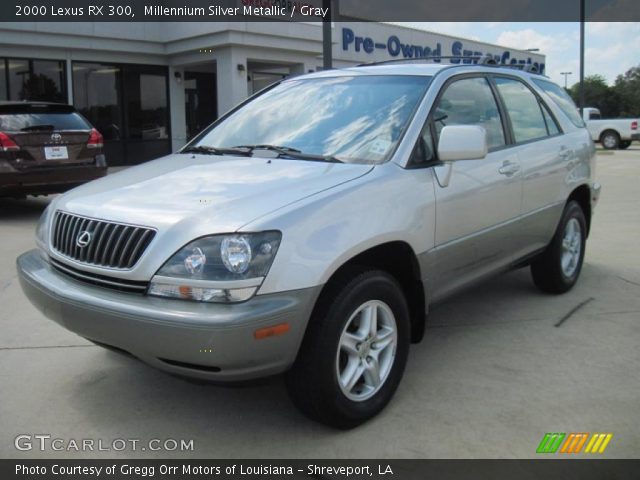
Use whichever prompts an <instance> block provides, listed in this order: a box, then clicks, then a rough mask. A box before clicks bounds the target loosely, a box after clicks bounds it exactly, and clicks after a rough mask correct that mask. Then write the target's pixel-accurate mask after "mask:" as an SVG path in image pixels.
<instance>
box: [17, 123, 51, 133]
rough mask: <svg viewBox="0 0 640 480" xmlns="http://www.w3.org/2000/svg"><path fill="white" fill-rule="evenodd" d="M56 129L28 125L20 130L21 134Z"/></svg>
mask: <svg viewBox="0 0 640 480" xmlns="http://www.w3.org/2000/svg"><path fill="white" fill-rule="evenodd" d="M55 128H56V127H54V126H53V125H49V124H42V125H29V126H28V127H24V128H21V129H20V131H21V132H37V131H39V130H54V129H55Z"/></svg>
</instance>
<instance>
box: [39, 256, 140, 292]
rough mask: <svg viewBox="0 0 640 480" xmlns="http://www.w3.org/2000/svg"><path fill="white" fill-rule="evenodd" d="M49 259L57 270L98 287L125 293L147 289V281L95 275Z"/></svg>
mask: <svg viewBox="0 0 640 480" xmlns="http://www.w3.org/2000/svg"><path fill="white" fill-rule="evenodd" d="M50 260H51V266H52V267H53V268H55V269H56V270H57V271H58V272H60V273H62V274H64V275H68V276H69V277H71V278H73V279H75V280H78V281H80V282H85V283H90V284H91V285H97V286H98V287H104V288H110V289H111V290H118V291H120V292H127V293H145V292H146V291H147V286H148V283H147V282H140V281H135V280H124V279H122V278H115V277H108V276H106V275H97V274H95V273H90V272H85V271H82V270H78V269H77V268H73V267H70V266H69V265H65V264H64V263H61V262H59V261H57V260H55V259H53V258H51V259H50Z"/></svg>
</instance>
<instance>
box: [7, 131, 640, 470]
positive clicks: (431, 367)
mask: <svg viewBox="0 0 640 480" xmlns="http://www.w3.org/2000/svg"><path fill="white" fill-rule="evenodd" d="M598 179H599V181H600V182H601V183H602V185H603V189H602V196H601V200H600V204H599V206H598V208H597V211H596V213H595V217H594V223H593V227H592V232H591V237H590V239H589V241H588V244H587V254H586V258H585V266H584V269H583V272H582V277H581V279H580V281H579V283H578V285H577V286H576V288H575V289H574V290H572V291H571V292H570V293H568V294H566V295H563V296H549V295H544V294H542V293H539V292H538V291H537V290H536V289H535V287H534V286H533V283H532V282H531V280H530V276H529V271H528V269H522V270H518V271H515V272H512V273H509V274H508V275H505V276H502V277H500V278H497V279H494V280H490V281H487V282H485V283H483V284H482V285H479V286H477V287H475V288H473V289H472V290H469V291H467V292H466V293H463V294H462V295H459V296H457V297H455V298H453V299H451V300H449V301H448V302H446V303H443V304H441V305H439V306H437V307H436V308H434V309H433V310H432V312H431V315H430V317H429V328H428V330H427V332H426V337H425V340H424V341H423V342H422V343H421V344H418V345H414V346H412V351H411V354H410V358H409V363H408V367H407V371H406V374H405V377H404V380H403V382H402V383H401V385H400V388H399V390H398V392H397V394H396V396H395V398H394V400H393V401H392V402H391V404H390V405H389V407H388V408H387V409H386V410H385V411H384V412H383V413H382V414H381V415H379V416H378V417H377V418H375V419H374V420H372V421H370V422H369V423H367V424H365V425H364V426H362V427H360V428H357V429H355V430H352V431H348V432H341V431H334V430H331V429H329V428H326V427H324V426H321V425H318V424H315V423H312V422H311V421H309V420H307V418H306V417H304V416H303V415H301V414H300V413H298V412H297V411H296V410H295V408H294V407H293V405H292V404H291V402H290V401H289V399H288V397H287V394H286V391H285V389H284V385H283V381H282V379H281V378H275V379H272V380H269V381H265V382H261V383H257V384H253V385H245V386H237V387H220V386H212V385H202V384H196V383H192V382H188V381H186V380H182V379H179V378H174V377H171V376H168V375H166V374H164V373H161V372H158V371H156V370H154V369H152V368H150V367H147V366H145V365H144V364H142V363H140V362H138V361H136V360H134V359H131V358H128V357H123V356H120V355H117V354H115V353H111V352H108V351H105V350H103V349H101V348H99V347H97V346H94V345H93V344H90V343H89V342H87V341H85V340H83V339H82V338H80V337H77V336H76V335H74V334H72V333H70V332H67V331H66V330H64V329H62V328H61V327H59V326H58V325H57V324H54V323H53V322H51V321H49V320H47V319H46V318H45V317H44V316H43V315H42V314H40V313H39V312H38V311H37V310H36V309H35V308H33V307H32V306H31V305H30V304H29V302H28V301H27V300H26V298H25V297H24V296H23V294H22V291H21V289H20V286H19V284H18V281H17V278H16V271H15V258H16V256H18V255H19V254H20V253H22V252H23V251H25V250H27V249H30V248H33V247H34V245H35V243H34V237H33V234H34V229H35V225H36V221H37V219H38V216H39V214H40V213H41V212H42V210H43V208H44V207H45V206H46V204H47V203H48V199H46V198H30V199H28V200H23V201H18V200H0V325H1V327H2V330H1V331H2V334H1V335H0V399H1V401H0V432H2V435H1V438H0V457H2V458H7V457H9V458H33V457H54V458H82V457H91V458H94V457H98V458H105V459H107V458H118V457H124V456H128V457H136V458H138V457H139V458H149V457H154V456H168V455H169V456H172V457H177V458H186V457H196V458H205V457H217V458H236V457H243V458H250V457H258V458H306V457H308V458H376V459H379V458H522V457H535V456H536V454H535V450H536V448H537V446H538V444H539V443H540V440H541V439H542V437H543V435H544V434H545V433H546V432H592V433H593V432H607V433H612V434H613V439H612V440H611V442H610V444H609V447H608V449H607V450H606V452H605V453H604V454H603V456H604V457H606V458H637V457H638V456H639V455H640V429H639V428H638V419H639V418H640V381H639V378H640V374H639V372H640V191H639V188H638V181H639V179H640V145H638V144H637V143H636V144H634V146H632V147H631V148H630V149H629V150H626V151H617V152H615V153H609V152H602V153H600V154H599V155H598ZM20 434H31V435H33V434H49V435H51V436H52V438H62V439H65V440H69V439H75V440H77V441H80V440H81V439H87V438H90V439H96V441H97V440H98V439H102V440H103V441H104V442H105V443H106V444H109V445H110V444H111V441H112V440H113V439H139V440H140V441H141V442H142V443H144V442H146V441H148V440H150V439H161V440H164V439H176V440H178V441H180V440H181V439H184V440H190V439H193V447H194V448H193V451H186V452H181V451H173V452H168V453H167V452H163V451H150V450H149V449H147V450H145V451H141V450H138V451H132V450H131V449H129V448H127V449H125V450H124V451H120V452H118V451H103V452H96V451H93V452H91V451H89V452H84V453H78V452H76V451H74V450H71V451H59V452H57V451H50V450H48V451H46V452H40V451H39V450H37V449H33V450H30V451H19V450H17V449H16V448H15V447H14V439H15V437H16V436H17V435H20ZM581 456H586V455H584V454H582V455H581Z"/></svg>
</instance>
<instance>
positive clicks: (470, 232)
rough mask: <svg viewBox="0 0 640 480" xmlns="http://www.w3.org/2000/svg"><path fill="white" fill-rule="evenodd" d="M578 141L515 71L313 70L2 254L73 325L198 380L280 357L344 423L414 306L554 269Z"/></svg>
mask: <svg viewBox="0 0 640 480" xmlns="http://www.w3.org/2000/svg"><path fill="white" fill-rule="evenodd" d="M594 155H595V149H594V145H593V143H592V141H591V138H590V136H589V133H588V131H587V130H586V129H585V128H584V125H583V123H582V120H581V118H580V116H579V114H578V112H577V111H576V108H575V105H574V104H573V103H572V101H571V100H570V98H569V97H568V96H567V95H566V93H565V92H564V90H562V89H561V88H560V87H558V86H557V85H555V84H554V83H552V82H551V81H549V80H548V79H547V78H545V77H543V76H540V75H537V74H535V73H531V72H526V71H521V70H516V69H511V68H502V67H495V66H483V65H467V66H462V65H460V66H445V65H433V64H431V65H430V64H426V63H413V64H386V65H377V66H366V67H354V68H349V69H345V70H331V71H324V72H320V73H314V74H310V75H304V76H300V77H296V78H292V79H287V80H284V81H282V82H280V83H278V84H276V85H274V86H272V87H270V88H268V89H266V90H264V91H262V92H260V93H259V94H258V95H256V96H254V97H252V98H250V99H249V100H247V101H246V102H245V103H243V104H241V105H239V106H238V107H237V108H235V109H234V110H232V111H230V112H228V113H227V114H225V115H224V116H223V117H222V118H220V119H219V120H217V121H216V122H215V123H213V124H212V125H211V126H210V127H208V128H207V129H206V130H205V131H203V132H202V133H201V134H200V135H199V136H198V137H197V138H195V139H194V140H193V141H192V142H190V143H189V144H188V145H187V146H186V147H184V148H183V149H182V150H181V151H179V152H178V153H176V154H173V155H169V156H167V157H164V158H161V159H158V160H155V161H153V162H149V163H146V164H144V165H141V166H137V167H134V168H130V169H127V170H125V171H122V172H120V173H117V174H114V175H110V176H108V177H106V178H104V179H100V180H97V181H94V182H92V183H90V184H87V185H84V186H81V187H79V188H76V189H74V190H72V191H70V192H68V193H66V194H65V195H62V196H60V197H58V198H56V199H55V200H54V201H52V203H51V205H50V206H49V207H48V208H47V210H46V211H45V212H44V214H43V215H42V219H41V221H40V224H39V225H38V228H37V243H38V247H39V248H38V249H37V250H33V251H30V252H27V253H25V254H23V255H22V256H21V257H19V258H18V260H17V267H18V271H19V275H20V280H21V284H22V288H23V289H24V291H25V293H26V294H27V296H28V297H29V299H30V300H31V301H32V302H33V304H34V305H36V306H37V307H38V308H39V309H40V310H41V311H42V312H43V313H44V314H45V315H47V316H48V317H50V318H51V319H52V320H54V321H55V322H58V323H59V324H60V325H62V326H64V327H66V328H67V329H69V330H71V331H73V332H76V333H77V334H78V335H81V336H82V337H85V338H87V339H89V340H91V341H93V342H95V343H97V344H100V345H103V346H105V347H111V348H116V349H118V350H122V351H125V352H129V353H130V354H132V355H134V356H135V357H137V358H139V359H141V360H143V361H144V362H146V363H148V364H150V365H153V366H155V367H157V368H160V369H162V370H165V371H168V372H171V373H174V374H179V375H186V376H191V377H197V378H200V379H209V380H214V381H238V380H246V379H252V378H256V377H262V376H267V375H272V374H278V373H281V372H286V380H287V385H288V389H289V392H290V395H291V397H292V398H293V401H294V403H295V404H296V405H297V406H298V407H299V408H300V409H301V410H302V411H303V412H305V413H306V414H307V415H309V416H310V417H312V418H314V419H316V420H319V421H321V422H324V423H327V424H330V425H333V426H336V427H339V428H350V427H354V426H356V425H358V424H360V423H362V422H363V421H365V420H367V419H369V418H371V417H372V416H374V415H376V414H377V413H378V412H379V411H380V410H382V409H383V408H384V406H385V405H386V404H387V403H388V402H389V400H390V399H391V397H392V396H393V394H394V392H395V390H396V388H397V387H398V384H399V383H400V379H401V377H402V374H403V370H404V368H405V364H406V362H407V356H408V353H409V345H410V343H412V342H414V343H415V342H418V341H420V339H421V337H422V335H423V331H424V325H425V318H426V315H427V312H428V308H429V305H430V304H433V303H434V302H437V301H439V300H442V299H443V298H445V297H447V296H449V295H451V294H453V293H454V292H456V291H458V290H460V289H461V288H463V287H466V286H468V285H470V284H472V283H474V282H478V281H482V280H483V279H485V278H487V277H488V276H490V275H493V274H497V273H499V272H503V271H506V270H509V269H510V268H515V267H518V266H523V265H530V266H531V273H532V276H533V281H534V282H535V284H536V285H537V286H538V287H539V288H540V289H542V290H543V291H545V292H549V293H556V294H558V293H563V292H566V291H568V290H569V289H571V287H573V285H574V284H575V283H576V281H577V279H578V276H579V275H580V269H581V266H582V261H583V257H584V252H585V240H586V238H587V235H588V233H589V227H590V224H591V217H592V213H593V209H594V206H595V203H596V202H597V199H598V195H599V191H600V186H599V185H598V184H597V183H595V181H594V158H595V157H594Z"/></svg>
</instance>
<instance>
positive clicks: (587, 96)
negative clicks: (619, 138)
mask: <svg viewBox="0 0 640 480" xmlns="http://www.w3.org/2000/svg"><path fill="white" fill-rule="evenodd" d="M569 94H570V95H571V98H573V100H574V101H575V102H576V104H578V103H579V98H580V83H576V84H575V85H573V86H572V87H571V88H570V89H569ZM584 101H585V104H584V106H585V107H595V108H597V109H598V110H600V113H601V114H602V116H603V117H604V118H611V117H617V116H618V115H619V114H620V98H619V94H618V92H617V91H615V90H614V89H613V88H612V87H610V86H609V85H607V81H606V80H605V78H604V77H603V76H602V75H589V76H588V77H585V79H584Z"/></svg>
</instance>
